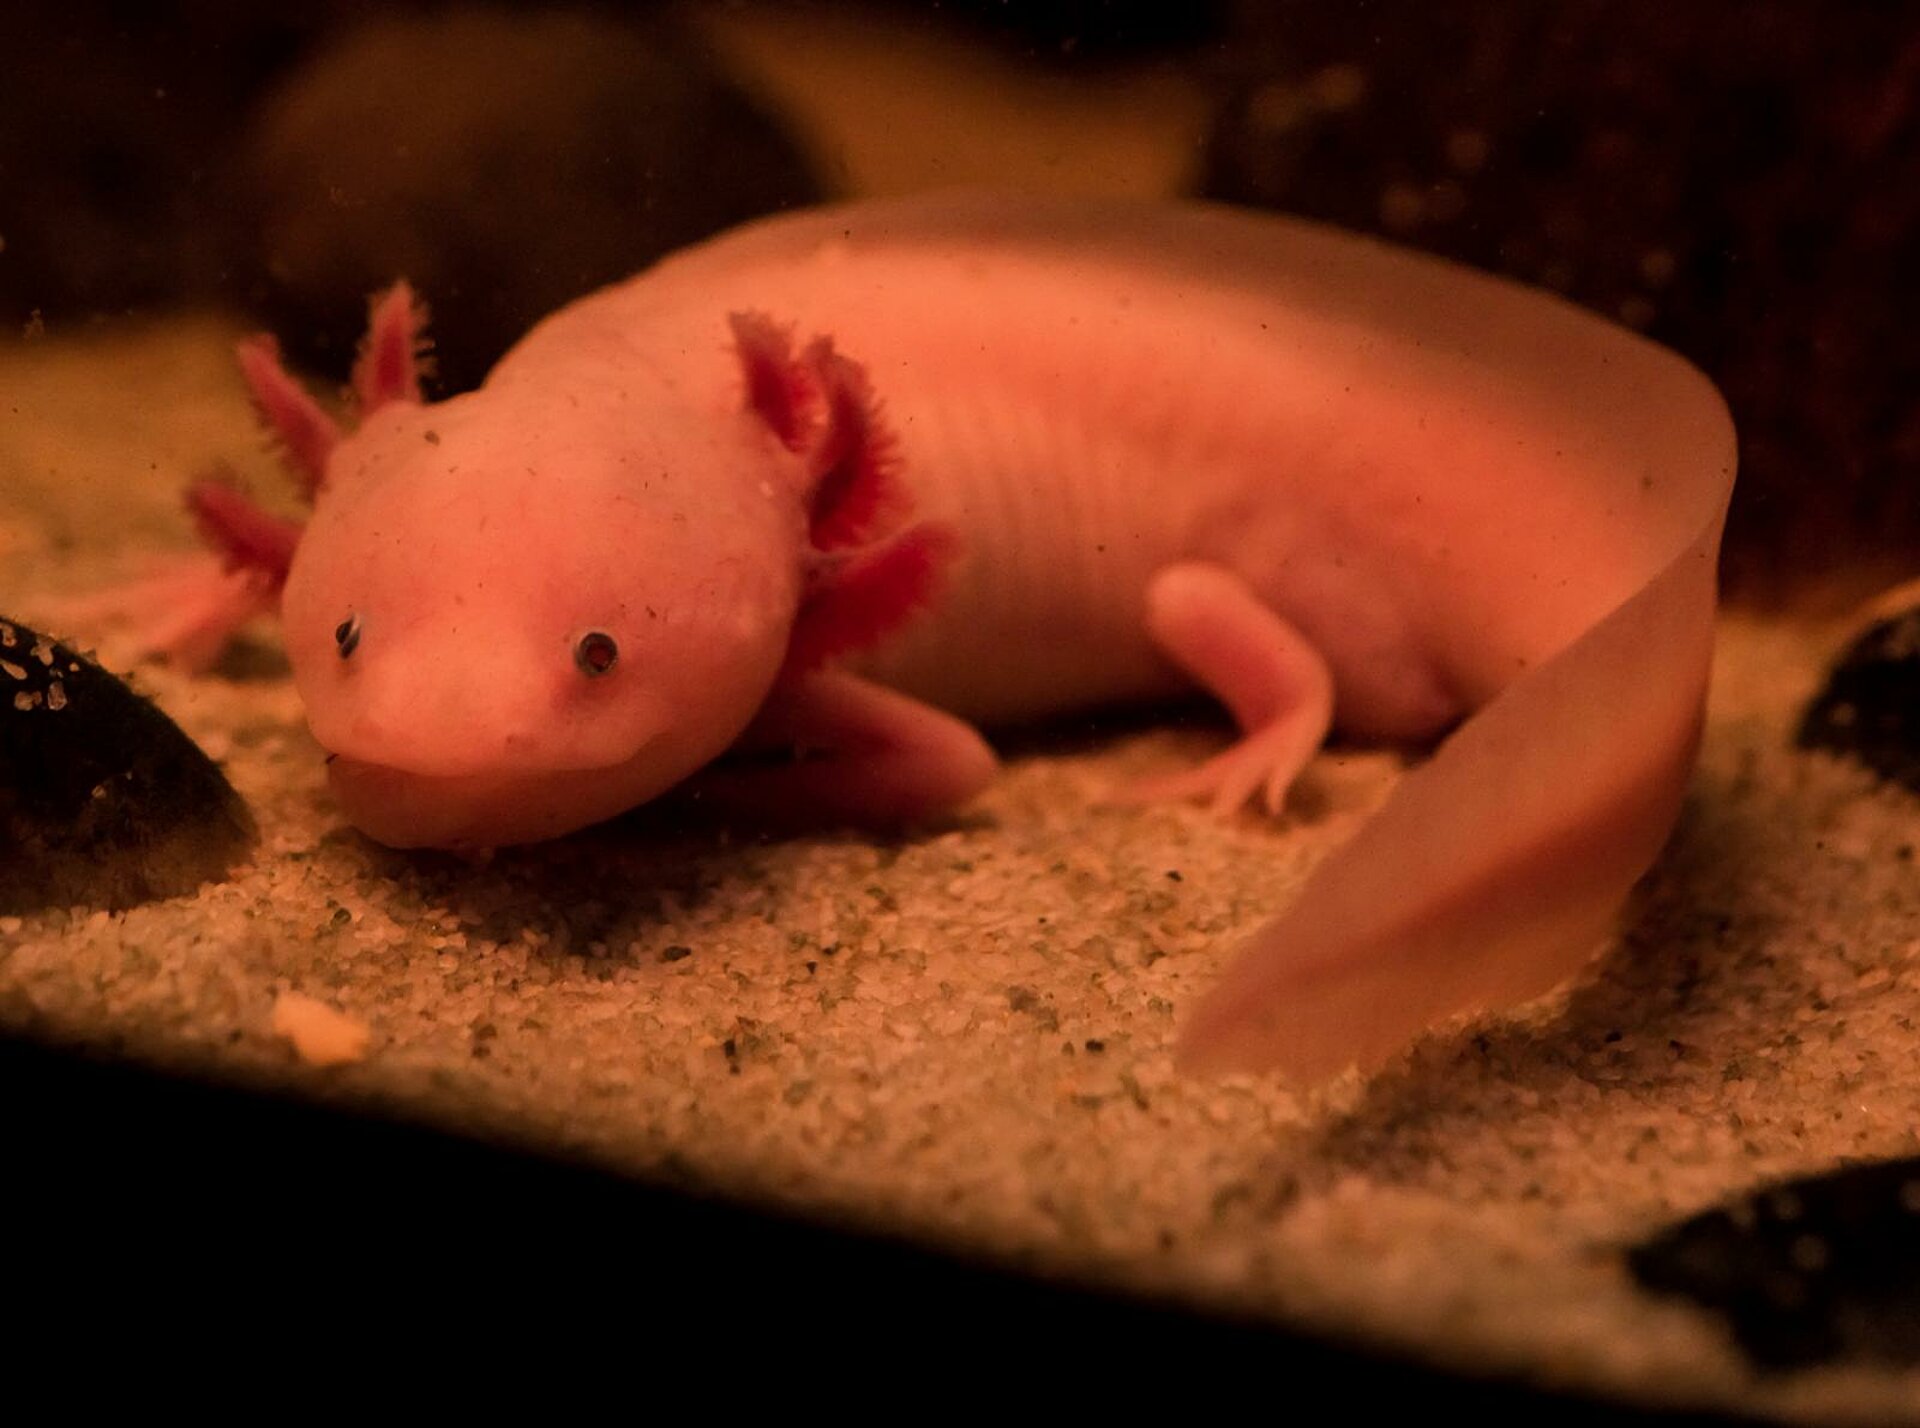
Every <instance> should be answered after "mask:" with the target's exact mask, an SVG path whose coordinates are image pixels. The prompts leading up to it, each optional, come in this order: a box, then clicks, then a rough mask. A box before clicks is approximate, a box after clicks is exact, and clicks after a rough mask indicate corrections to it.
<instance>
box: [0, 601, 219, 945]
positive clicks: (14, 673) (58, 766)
mask: <svg viewBox="0 0 1920 1428" xmlns="http://www.w3.org/2000/svg"><path fill="white" fill-rule="evenodd" d="M254 837H255V832H254V824H253V819H252V817H251V815H250V814H249V813H248V812H247V808H246V805H245V804H244V803H243V802H242V801H241V799H240V797H239V795H238V794H236V793H235V792H234V791H233V787H232V786H231V785H230V784H229V783H228V782H227V780H226V777H225V775H223V774H222V773H221V772H220V769H219V767H218V766H217V765H216V764H215V763H214V762H213V760H211V759H209V758H208V757H207V756H206V755H205V754H204V753H202V752H201V750H200V748H199V747H198V746H197V745H196V744H195V743H194V742H193V741H192V740H191V739H189V738H188V737H187V736H186V735H185V734H183V733H182V732H181V731H180V729H179V727H178V726H177V725H175V724H174V722H173V721H172V720H171V719H169V718H167V716H166V715H165V714H162V713H161V712H160V711H159V710H158V709H156V708H155V707H154V706H153V705H152V704H150V703H148V702H147V701H146V700H145V699H142V698H141V697H140V696H139V695H137V694H135V693H134V692H133V691H132V690H131V689H129V688H127V686H126V685H125V684H123V683H121V681H120V680H118V679H116V678H114V676H113V675H111V674H109V673H107V672H106V671H105V670H104V669H102V668H100V666H99V665H97V664H95V663H94V662H93V661H92V660H90V659H88V658H87V657H86V656H84V655H81V654H78V653H76V652H75V651H73V650H71V649H69V648H68V647H67V646H65V645H63V644H60V643H58V642H56V641H53V640H50V639H48V638H46V637H45V636H43V635H40V634H37V633H36V632H34V631H33V630H30V629H28V628H27V627H26V626H24V625H20V624H16V623H12V622H9V621H6V620H0V913H20V912H26V911H31V910H32V909H35V908H39V907H50V906H64V905H71V904H84V905H87V906H91V907H105V908H124V907H130V906H133V905H134V904H136V903H140V902H144V901H147V900H148V899H151V898H157V897H169V896H174V895H177V894H181V893H186V892H191V891H192V890H193V889H194V888H196V887H198V886H199V885H200V884H201V883H203V882H206V881H207V880H209V879H213V878H219V877H222V876H224V875H225V873H226V871H227V870H228V869H229V868H230V867H231V866H232V865H233V864H234V863H235V862H236V861H238V860H239V859H240V858H241V857H242V856H244V855H245V853H246V851H247V850H248V849H249V848H250V847H251V846H252V844H253V841H254Z"/></svg>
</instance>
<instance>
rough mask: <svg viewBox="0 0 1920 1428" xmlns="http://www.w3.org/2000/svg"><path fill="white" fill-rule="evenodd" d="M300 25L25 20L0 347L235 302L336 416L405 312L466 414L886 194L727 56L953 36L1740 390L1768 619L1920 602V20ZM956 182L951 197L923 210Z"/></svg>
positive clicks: (199, 7) (107, 15)
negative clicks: (1555, 294)
mask: <svg viewBox="0 0 1920 1428" xmlns="http://www.w3.org/2000/svg"><path fill="white" fill-rule="evenodd" d="M287 11H288V13H275V12H274V11H273V10H272V9H271V8H270V7H258V6H251V5H244V4H239V3H234V0H209V3H193V4H188V3H175V4H152V5H145V4H135V3H131V0H74V3H63V4H55V3H51V0H18V2H17V3H14V4H12V5H9V6H7V7H5V8H4V9H3V10H0V53H4V54H6V55H8V56H9V57H10V61H9V70H10V74H9V82H8V83H7V84H6V85H4V86H0V243H3V244H4V246H3V247H0V319H4V321H5V323H6V324H7V325H8V326H9V327H11V328H13V329H15V330H21V329H23V328H25V327H27V326H28V325H33V326H35V328H36V329H38V328H39V327H42V326H44V327H45V328H47V329H48V330H52V331H58V330H61V329H63V328H71V327H74V326H78V325H89V324H93V323H97V322H100V321H105V320H111V319H113V318H118V317H122V316H125V315H127V314H129V313H134V314H146V313H153V312H158V311H163V310H166V309H168V308H170V307H174V306H179V305H183V304H199V305H204V304H206V303H209V302H211V303H217V304H221V305H224V306H226V307H229V308H231V309H234V310H236V311H237V312H238V313H239V314H241V315H242V316H244V317H245V318H246V319H247V320H249V321H252V322H255V323H259V324H262V325H265V326H268V327H271V328H272V329H274V330H275V331H277V332H279V333H280V334H281V335H282V337H283V339H284V340H285V341H286V342H287V343H288V345H289V347H290V348H291V350H292V351H293V352H294V353H295V355H296V356H297V357H298V358H299V359H300V360H302V361H303V362H305V363H306V364H307V365H308V366H310V367H311V368H313V369H314V370H315V371H316V372H318V373H321V374H326V375H333V376H338V375H339V374H340V372H342V371H343V370H344V367H345V365H346V362H347V361H348V359H349V358H350V355H351V351H352V346H353V342H354V340H355V337H356V335H357V332H358V329H359V326H360V323H361V318H362V313H363V305H364V301H365V297H366V295H367V294H368V293H369V292H370V291H372V290H373V289H375V288H376V287H379V286H382V285H383V284H384V283H386V282H387V281H389V280H390V279H391V278H392V277H393V276H394V275H396V274H398V273H405V274H406V275H407V276H409V277H410V278H412V279H413V280H414V282H415V283H416V284H417V285H418V286H420V287H421V288H422V289H423V290H424V291H425V292H426V293H427V295H428V297H429V299H430V301H431V302H432V303H433V305H434V309H435V322H434V330H435V333H436V335H437V338H438V344H439V363H440V367H439V383H440V387H439V389H440V390H441V391H451V390H458V389H461V388H464V387H468V386H471V385H473V384H474V383H476V382H477V381H478V380H479V379H480V377H481V376H482V375H483V374H484V372H485V370H486V369H487V367H488V366H489V365H490V364H491V362H492V361H493V359H494V358H495V357H497V355H498V354H499V353H500V351H502V350H504V348H505V347H506V346H507V345H508V344H509V343H510V342H511V341H512V340H513V338H514V337H515V336H517V335H518V333H519V332H520V331H522V330H524V328H525V327H526V326H527V325H528V324H529V323H531V322H532V321H533V320H535V319H536V318H537V317H539V316H540V315H542V314H543V313H545V312H547V311H549V310H551V309H552V308H554V307H556V306H558V305H560V304H561V303H564V302H565V301H567V300H568V299H570V298H572V297H574V296H576V295H577V294H579V293H581V292H584V291H587V290H590V289H591V288H593V287H596V286H599V285H601V284H603V283H605V282H608V281H611V280H613V279H615V278H617V277H620V276H622V275H624V274H626V273H628V272H631V271H633V270H635V269H637V268H639V267H641V266H643V265H644V264H646V263H647V262H648V261H650V260H651V259H653V258H655V257H657V256H659V255H660V254H661V253H664V252H667V251H670V250H671V249H673V248H676V247H679V246H681V245H683V244H685V243H687V242H690V241H692V240H694V239H697V238H699V237H701V236H704V235H705V234H708V233H711V232H714V231H717V230H719V229H722V228H725V227H727V226H730V225H731V224H733V223H735V222H738V221H740V220H741V219H744V218H747V217H749V216H752V215H754V214H758V213H764V212H768V211H773V210H777V209H780V208H783V207H787V206H791V205H794V204H799V203H805V202H811V201H815V200H818V199H821V198H826V197H833V196H842V195H845V194H847V193H849V192H852V191H857V190H858V188H859V185H858V184H857V183H849V182H848V181H847V177H846V174H845V171H844V166H843V165H841V164H839V163H837V162H836V155H835V154H834V153H832V152H823V151H822V149H821V146H820V144H819V143H818V141H817V135H810V133H809V132H808V131H807V127H806V125H805V124H804V123H796V122H795V120H796V114H795V113H794V112H793V109H792V107H791V106H788V105H784V104H783V103H781V102H778V101H777V100H776V98H775V97H774V96H771V95H769V94H767V93H766V92H764V88H756V85H755V82H754V76H752V75H749V74H745V73H741V72H740V71H739V67H738V66H737V65H734V64H733V63H731V61H730V52H729V51H728V50H727V49H726V48H725V47H724V46H721V45H717V44H716V43H715V42H714V40H713V34H714V30H713V28H712V26H711V25H709V24H708V23H706V22H708V21H717V22H718V23H720V24H722V25H726V24H732V23H734V22H735V21H737V20H738V19H739V18H740V17H743V16H745V17H752V16H756V15H764V14H769V13H772V14H777V15H779V16H783V17H784V18H785V20H786V22H787V23H788V24H789V25H793V24H798V25H800V26H803V27H810V28H815V29H820V30H822V31H833V32H835V33H846V34H849V35H852V34H864V33H868V32H880V33H884V34H890V35H897V36H899V37H900V41H901V44H902V45H903V46H904V45H905V44H907V43H908V42H913V43H918V42H919V41H920V40H921V39H923V38H925V37H928V36H934V37H937V38H938V40H939V41H940V42H941V43H945V44H948V45H950V46H951V47H952V52H953V54H954V55H955V57H956V60H955V63H956V65H961V66H965V65H971V64H973V63H974V61H973V60H972V59H971V58H963V57H967V56H971V55H973V54H974V53H975V52H979V53H981V54H988V55H991V57H992V60H993V62H994V63H996V64H999V65H1001V66H1003V70H1002V71H1000V72H1002V73H1004V74H1005V75H1007V76H1009V80H1008V82H1009V83H1012V82H1013V77H1015V76H1020V75H1025V74H1029V73H1031V74H1041V75H1045V76H1047V78H1048V80H1049V82H1050V83H1052V84H1054V85H1056V86H1057V87H1058V88H1059V92H1061V93H1064V94H1067V95H1068V96H1071V95H1072V94H1073V93H1074V92H1075V86H1083V87H1084V88H1085V89H1086V90H1088V91H1089V92H1091V91H1092V89H1093V88H1094V87H1095V86H1097V85H1099V84H1102V83H1104V82H1105V81H1106V79H1107V77H1109V76H1111V75H1112V74H1114V73H1115V72H1120V71H1141V72H1145V71H1151V72H1152V73H1153V74H1155V75H1156V76H1160V77H1161V78H1163V79H1167V80H1168V81H1169V82H1172V83H1176V84H1179V85H1183V86H1185V87H1187V89H1188V90H1190V91H1191V93H1192V95H1193V96H1194V99H1193V105H1194V112H1195V113H1197V114H1199V115H1200V116H1201V118H1200V120H1199V121H1198V123H1197V126H1196V129H1195V132H1193V133H1191V134H1186V133H1181V134H1176V135H1173V136H1172V142H1174V143H1176V144H1179V145H1182V146H1183V148H1182V149H1181V152H1182V153H1183V154H1184V155H1185V159H1184V161H1183V167H1184V170H1185V172H1184V179H1183V180H1181V181H1178V182H1171V183H1169V184H1167V185H1166V187H1168V188H1170V189H1171V188H1180V189H1184V191H1186V192H1188V193H1193V194H1200V195H1204V196H1207V197H1212V198H1217V199H1224V200H1227V201H1231V202H1235V203H1243V204H1255V205H1261V206H1266V207H1273V208H1278V209H1283V210H1287V211H1291V212H1295V213H1301V214H1306V215H1309V216H1312V217H1316V218H1321V219H1326V220H1329V221H1332V222H1335V223H1339V224H1342V225H1344V226H1347V227H1351V228H1357V229H1362V230H1366V231H1371V232H1375V233H1379V234H1383V235H1385V236H1388V237H1391V238H1393V239H1395V240H1397V241H1400V242H1405V243H1410V244H1413V245H1416V246H1419V247H1423V248H1427V249H1430V250H1433V251H1435V252H1439V253H1444V254H1447V255H1449V256H1451V257H1455V258H1458V259H1460V260H1462V261H1465V262H1469V263H1472V264H1475V265H1477V266H1480V267H1484V268H1488V269H1491V270H1494V271H1497V272H1502V273H1506V274H1510V275H1512V276H1515V277H1518V278H1520V279H1522V280H1524V281H1527V282H1530V283H1535V284H1539V285H1542V286H1545V287H1548V288H1550V289H1553V290H1556V291H1559V292H1561V293H1564V294H1565V295H1566V296H1568V297H1569V298H1571V299H1572V300H1574V301H1576V302H1579V303H1582V304H1584V305H1586V306H1588V307H1591V308H1593V309H1595V310H1596V311H1598V312H1601V313H1603V314H1605V315H1606V316H1608V317H1609V318H1611V319H1613V320H1615V321H1618V322H1622V323H1625V324H1627V325H1629V326H1631V327H1635V328H1638V329H1640V330H1642V331H1644V332H1646V333H1648V334H1649V335H1650V336H1652V337H1654V338H1656V339H1658V340H1660V341H1662V342H1665V343H1668V344H1669V345H1671V346H1674V347H1676V348H1677V349H1679V350H1680V351H1681V352H1683V353H1685V354H1686V355H1687V356H1689V357H1691V358H1692V359H1693V360H1694V361H1696V362H1698V363H1699V364H1701V365H1702V366H1703V367H1704V368H1705V369H1706V370H1707V371H1708V372H1709V373H1710V374H1711V375H1712V376H1713V377H1714V378H1715V379H1716V380H1717V381H1718V382H1719V383H1720V385H1721V387H1722V389H1723V390H1724V391H1725V392H1726V393H1727V396H1728V399H1729V401H1730V403H1731V405H1732V406H1733V408H1734V411H1735V415H1736V418H1737V420H1738V422H1739V425H1740V429H1741V434H1742V455H1743V467H1744V474H1743V477H1742V481H1741V486H1740V489H1739V493H1738V495H1737V497H1736V505H1735V511H1734V516H1733V522H1732V529H1731V532H1730V536H1729V542H1728V551H1727V559H1726V573H1727V576H1728V580H1729V585H1730V589H1731V592H1732V593H1733V594H1734V595H1735V596H1736V597H1738V598H1741V599H1744V600H1747V601H1750V602H1756V603H1762V604H1786V603H1794V602H1798V603H1801V604H1809V605H1819V604H1826V605H1832V604H1835V603H1837V602H1839V601H1843V600H1847V599H1852V598H1855V597H1857V596H1859V595H1861V594H1863V593H1865V592H1867V591H1869V590H1871V589H1873V588H1875V587H1877V586H1880V585H1884V584H1886V583H1888V582H1890V581H1892V580H1894V579H1896V578H1898V577H1901V576H1907V575H1913V574H1916V573H1920V501H1916V499H1915V497H1914V492H1913V477H1914V471H1915V466H1916V462H1917V461H1920V400H1917V399H1916V397H1915V395H1914V393H1915V391H1916V388H1917V387H1920V358H1917V357H1916V345H1915V342H1914V340H1913V337H1912V333H1913V329H1914V319H1915V318H1916V317H1920V298H1916V296H1915V294H1916V291H1920V289H1916V286H1915V284H1914V282H1913V280H1912V274H1913V273H1914V271H1915V267H1916V260H1920V241H1917V235H1920V226H1917V224H1916V220H1917V218H1920V213H1917V212H1916V208H1917V207H1920V147H1917V144H1916V140H1917V138H1920V117H1917V115H1916V103H1915V101H1916V95H1917V94H1920V11H1916V10H1914V9H1912V8H1911V7H1905V6H1892V5H1881V4H1864V3H1842V4H1814V3H1810V0H1698V2H1697V3H1691V4H1686V5H1675V4H1672V3H1670V0H1669V2H1668V3H1656V0H1565V3H1559V4H1553V5H1546V4H1539V3H1533V2H1532V0H1460V3H1455V4H1449V5H1444V6H1438V5H1430V4H1423V3H1412V0H1380V3H1363V0H1337V2H1336V3H1323V2H1322V0H1271V3H1265V0H1211V2H1210V3H1195V4H1188V5H1179V6H1173V5H1164V4H1155V3H1148V0H1108V2H1107V3H1102V2H1101V0H1061V3H1037V4H1027V3H1021V4H1013V3H1007V0H956V3H946V4H942V5H938V6H934V5H931V4H917V3H912V2H911V0H898V3H894V4H891V5H888V4H880V3H878V0H874V2H873V3H869V4H866V5H861V6H849V5H845V4H837V5H836V4H827V3H814V4H805V3H800V0H790V3H786V4H778V3H760V4H753V5H744V6H743V5H734V4H720V3H715V4H710V5H704V6H703V5H698V4H695V5H690V6H679V7H669V6H659V5H645V4H640V5H611V4H609V5H600V6H592V5H583V4H579V3H573V4H566V5H547V4H528V3H519V4H511V5H501V4H496V5H484V6H482V5H448V4H426V3H388V4H374V3H370V0H329V3H320V4H312V5H307V6H301V7H287ZM835 27H838V29H837V30H835ZM888 27H891V28H888ZM787 33H793V31H791V30H789V31H787ZM903 52H904V51H903ZM873 53H875V54H878V55H880V56H881V59H880V60H878V61H877V63H878V64H879V65H880V66H882V67H884V63H885V61H884V55H885V49H884V46H882V47H880V48H879V49H877V50H874V51H873ZM883 78H884V76H879V75H876V76H875V78H874V84H875V87H876V88H878V87H880V85H881V82H882V79H883ZM833 82H834V83H835V84H836V85H839V84H841V81H840V80H838V79H837V78H836V79H835V80H834V81H833ZM1021 82H1024V80H1023V81H1021ZM825 83H826V80H825V79H823V85H824V84H825ZM842 87H844V86H843V85H842ZM802 88H804V85H803V86H802ZM1050 92H1051V91H1050ZM830 97H831V98H832V99H833V100H834V101H835V102H845V101H847V99H848V96H847V95H845V94H844V93H836V94H834V95H832V96H830ZM857 97H858V96H857V95H856V96H853V98H855V99H857ZM926 102H927V106H928V109H927V113H928V123H929V125H930V126H931V125H932V124H934V122H935V119H936V117H938V119H939V121H940V122H942V123H946V122H950V120H951V117H952V116H951V115H950V114H946V113H943V112H939V111H940V108H941V106H942V105H946V104H949V103H951V102H953V101H951V100H950V98H949V97H948V96H944V95H940V94H929V95H928V96H927V101H926ZM799 117H804V116H799ZM1098 122H1100V121H1099V120H1098V118H1097V117H1095V116H1091V115H1090V117H1089V118H1088V120H1087V125H1088V127H1089V128H1092V127H1093V126H1095V125H1096V124H1097V123H1098ZM945 172H946V171H945V170H943V169H941V168H940V167H939V166H938V165H937V164H934V165H930V166H929V168H928V171H927V182H928V183H936V182H939V181H940V180H941V178H942V176H943V174H944V173H945Z"/></svg>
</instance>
